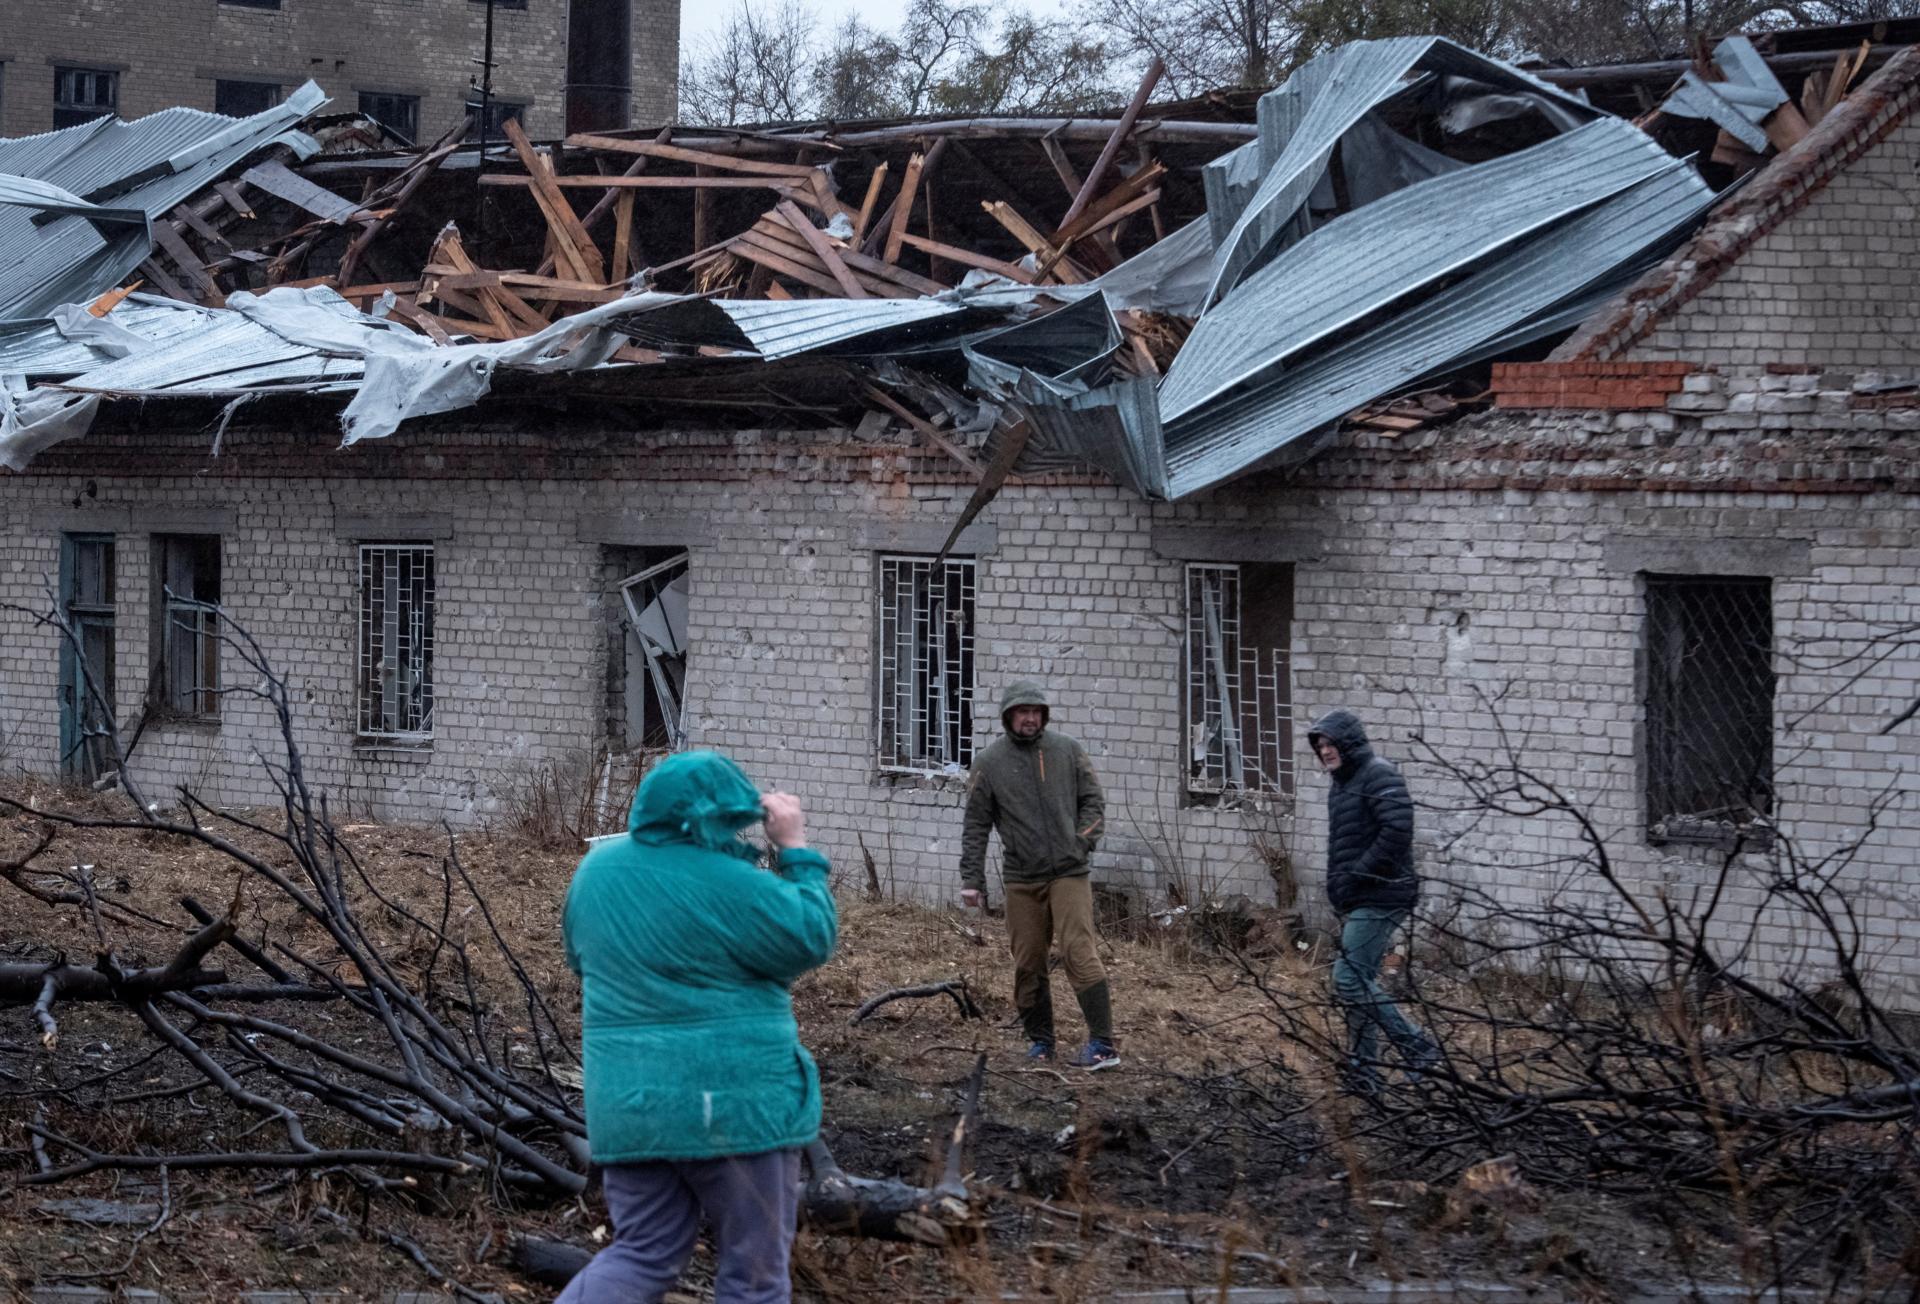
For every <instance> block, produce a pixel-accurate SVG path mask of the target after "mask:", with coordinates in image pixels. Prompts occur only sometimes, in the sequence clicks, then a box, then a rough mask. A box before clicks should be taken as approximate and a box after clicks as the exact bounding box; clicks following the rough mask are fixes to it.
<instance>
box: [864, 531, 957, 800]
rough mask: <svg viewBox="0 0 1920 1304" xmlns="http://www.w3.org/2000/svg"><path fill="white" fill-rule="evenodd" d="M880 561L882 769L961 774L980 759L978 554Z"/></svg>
mask: <svg viewBox="0 0 1920 1304" xmlns="http://www.w3.org/2000/svg"><path fill="white" fill-rule="evenodd" d="M879 566H880V584H879V601H880V612H879V648H878V650H877V666H878V674H877V680H876V691H877V703H876V711H875V717H876V722H877V724H878V733H879V748H878V759H879V764H880V768H881V769H882V770H892V771H903V772H907V773H914V774H958V773H960V772H961V771H963V770H965V769H966V768H967V766H968V765H970V764H972V762H973V696H974V683H973V668H974V625H973V610H974V574H975V572H974V562H973V559H972V558H970V557H949V558H946V559H944V560H942V561H941V562H940V563H939V564H938V565H937V566H936V565H935V562H934V559H933V558H931V557H906V556H883V557H881V558H880V559H879Z"/></svg>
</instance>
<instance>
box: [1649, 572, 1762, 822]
mask: <svg viewBox="0 0 1920 1304" xmlns="http://www.w3.org/2000/svg"><path fill="white" fill-rule="evenodd" d="M1646 579H1647V735H1646V736H1647V821H1648V828H1649V831H1650V832H1651V833H1652V835H1653V836H1654V838H1655V839H1656V840H1658V841H1663V842H1709V843H1715V844H1722V845H1724V844H1727V843H1729V842H1730V841H1731V840H1733V839H1735V838H1737V837H1738V836H1741V835H1742V834H1745V833H1748V832H1749V831H1750V830H1751V829H1752V827H1753V826H1754V825H1755V824H1757V823H1760V822H1762V821H1764V820H1765V819H1766V817H1767V816H1768V815H1769V814H1770V813H1771V812H1772V810H1773V688H1774V673H1773V582H1772V581H1771V580H1769V579H1765V578H1759V579H1755V578H1749V577H1729V576H1701V575H1688V576H1677V575H1649V576H1647V577H1646Z"/></svg>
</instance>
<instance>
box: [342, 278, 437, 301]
mask: <svg viewBox="0 0 1920 1304" xmlns="http://www.w3.org/2000/svg"><path fill="white" fill-rule="evenodd" d="M419 289H420V282H418V281H382V282H380V283H379V284H377V285H349V286H347V287H346V288H345V289H342V290H337V291H335V293H337V294H338V295H339V296H340V297H341V298H342V299H378V298H379V297H380V296H381V295H383V294H385V293H386V292H387V291H388V290H392V291H393V292H394V293H395V294H413V293H415V292H417V291H418V290H419Z"/></svg>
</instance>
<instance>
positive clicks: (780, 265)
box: [728, 231, 840, 295]
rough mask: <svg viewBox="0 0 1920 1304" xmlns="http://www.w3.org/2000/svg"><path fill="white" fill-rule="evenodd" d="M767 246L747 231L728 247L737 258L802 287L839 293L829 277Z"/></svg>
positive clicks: (838, 287) (834, 282) (835, 283)
mask: <svg viewBox="0 0 1920 1304" xmlns="http://www.w3.org/2000/svg"><path fill="white" fill-rule="evenodd" d="M769 244H770V242H767V243H763V242H761V241H760V240H757V239H755V237H754V233H753V232H751V231H749V232H747V233H746V234H745V235H743V236H741V237H740V238H739V239H737V240H735V241H734V242H733V244H732V245H730V246H728V247H729V248H730V249H731V250H732V252H733V253H735V254H737V255H738V256H739V257H741V258H745V259H746V260H747V261H749V262H754V263H759V264H760V265H761V266H762V267H765V268H768V269H769V270H772V271H775V272H778V273H780V274H781V275H782V276H791V277H792V278H793V279H794V280H796V281H798V282H800V283H801V284H802V285H810V286H812V287H813V288H814V289H816V290H819V291H821V292H823V293H825V294H832V295H838V294H839V293H840V286H839V283H838V282H836V281H835V280H834V279H833V278H832V277H831V276H828V275H826V274H824V273H822V272H817V271H814V270H813V269H812V268H810V267H804V266H802V265H801V264H800V263H798V262H796V261H794V259H792V258H791V257H789V256H788V254H787V251H785V250H783V249H780V248H778V247H772V248H770V247H769Z"/></svg>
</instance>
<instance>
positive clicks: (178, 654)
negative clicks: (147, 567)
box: [161, 588, 220, 717]
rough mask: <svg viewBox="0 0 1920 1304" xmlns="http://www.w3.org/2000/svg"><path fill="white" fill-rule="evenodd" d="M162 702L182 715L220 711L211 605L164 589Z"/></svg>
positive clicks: (216, 638)
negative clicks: (164, 622) (164, 631)
mask: <svg viewBox="0 0 1920 1304" xmlns="http://www.w3.org/2000/svg"><path fill="white" fill-rule="evenodd" d="M164 612H165V619H166V633H165V636H164V639H165V641H164V643H163V645H162V646H163V648H164V651H163V653H162V656H163V662H162V666H161V673H162V675H163V679H162V682H161V702H162V704H163V705H164V706H165V707H166V709H167V710H169V711H172V712H175V713H177V714H180V715H188V716H200V717H209V716H214V715H217V714H219V711H220V669H219V667H220V636H219V631H218V629H217V628H216V619H217V618H216V616H215V612H214V608H213V606H212V604H210V603H206V602H201V601H198V600H196V599H194V598H190V597H183V596H181V595H180V594H177V593H175V592H174V591H173V590H172V589H171V588H168V589H167V590H166V592H165V604H164Z"/></svg>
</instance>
